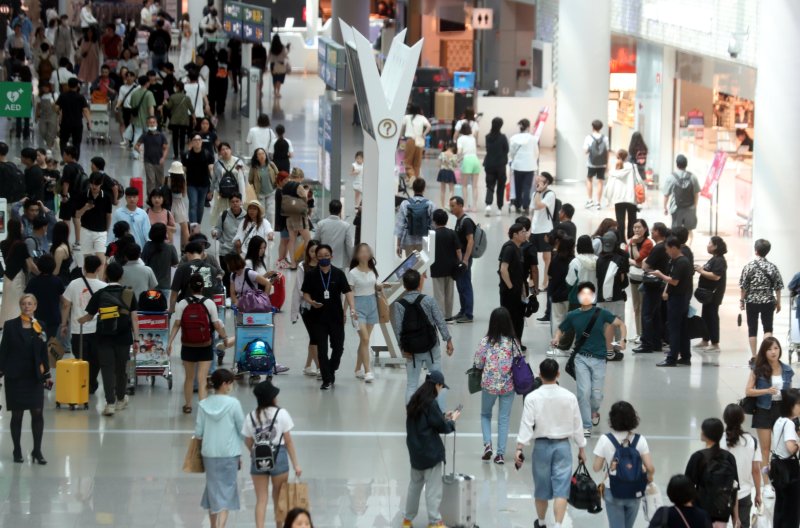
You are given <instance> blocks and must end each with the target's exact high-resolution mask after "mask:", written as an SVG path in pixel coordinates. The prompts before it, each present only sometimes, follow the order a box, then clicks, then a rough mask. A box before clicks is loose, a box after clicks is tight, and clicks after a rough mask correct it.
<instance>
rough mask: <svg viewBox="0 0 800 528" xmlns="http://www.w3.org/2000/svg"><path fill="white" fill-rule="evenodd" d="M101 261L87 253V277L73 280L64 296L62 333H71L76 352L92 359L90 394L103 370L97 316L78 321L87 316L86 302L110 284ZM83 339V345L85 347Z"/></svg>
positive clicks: (62, 299)
mask: <svg viewBox="0 0 800 528" xmlns="http://www.w3.org/2000/svg"><path fill="white" fill-rule="evenodd" d="M100 264H101V261H100V259H99V258H98V257H97V256H96V255H86V256H85V257H84V259H83V276H82V277H79V278H77V279H75V280H73V281H72V282H70V283H69V285H68V286H67V289H66V290H65V291H64V294H63V295H62V296H61V328H60V330H59V331H60V333H61V335H62V336H64V337H66V336H68V335H71V336H72V337H71V342H72V354H73V355H74V356H75V357H80V356H81V353H82V359H84V360H85V361H88V362H89V394H94V392H95V391H96V390H97V375H98V374H99V373H100V360H99V358H98V356H97V341H96V340H95V331H96V329H97V319H92V320H90V321H88V322H87V323H85V324H84V325H83V332H81V323H80V322H79V321H78V319H80V318H81V317H83V316H84V315H86V305H87V304H89V299H91V298H92V295H94V292H96V291H98V290H101V289H103V288H105V287H106V283H105V282H103V281H101V280H100V279H98V278H97V270H98V269H99V268H100ZM81 339H83V347H82V348H81Z"/></svg>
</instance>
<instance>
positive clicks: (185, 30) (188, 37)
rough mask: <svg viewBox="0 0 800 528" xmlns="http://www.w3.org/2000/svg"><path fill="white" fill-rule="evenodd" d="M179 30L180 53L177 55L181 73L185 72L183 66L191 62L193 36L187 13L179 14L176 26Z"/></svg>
mask: <svg viewBox="0 0 800 528" xmlns="http://www.w3.org/2000/svg"><path fill="white" fill-rule="evenodd" d="M178 27H179V28H180V31H181V45H180V48H181V54H180V56H179V57H178V72H180V74H181V75H185V74H186V70H185V69H184V66H186V65H187V64H189V63H190V62H192V50H193V49H194V37H193V36H192V24H191V22H190V21H189V13H184V14H183V15H182V16H181V21H180V25H179V26H178Z"/></svg>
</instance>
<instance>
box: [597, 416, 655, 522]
mask: <svg viewBox="0 0 800 528" xmlns="http://www.w3.org/2000/svg"><path fill="white" fill-rule="evenodd" d="M608 425H609V426H610V427H611V432H609V433H606V434H605V435H603V436H601V437H600V438H599V439H598V440H597V445H596V446H595V448H594V456H595V458H594V470H595V471H600V470H602V469H603V468H605V469H606V472H607V474H606V480H605V487H606V489H605V495H604V498H605V500H606V514H607V515H608V525H609V526H614V527H619V528H623V527H624V528H633V524H634V523H635V522H636V515H637V514H638V513H639V503H640V502H641V500H642V499H641V496H640V497H624V496H622V495H621V492H620V491H618V492H617V493H615V492H614V488H613V486H612V484H611V477H610V474H611V473H612V472H614V473H616V471H617V467H616V466H617V463H618V461H617V460H615V458H614V457H615V454H616V452H617V449H618V448H619V447H621V446H624V447H634V448H635V449H636V451H637V452H638V453H639V457H640V458H641V459H642V464H643V466H644V469H645V470H646V471H647V482H648V483H649V482H653V474H655V471H656V468H655V466H654V465H653V457H652V456H651V455H650V448H649V447H648V445H647V439H646V438H645V437H644V436H642V435H639V434H637V433H634V430H636V428H637V427H639V416H638V415H637V414H636V409H634V408H633V405H631V404H630V403H628V402H626V401H618V402H616V403H615V404H614V405H612V406H611V410H610V411H609V412H608Z"/></svg>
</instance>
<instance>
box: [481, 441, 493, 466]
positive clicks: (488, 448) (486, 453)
mask: <svg viewBox="0 0 800 528" xmlns="http://www.w3.org/2000/svg"><path fill="white" fill-rule="evenodd" d="M491 459H492V444H483V456H482V457H481V460H483V461H484V462H488V461H490V460H491Z"/></svg>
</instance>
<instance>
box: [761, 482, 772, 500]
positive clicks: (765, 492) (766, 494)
mask: <svg viewBox="0 0 800 528" xmlns="http://www.w3.org/2000/svg"><path fill="white" fill-rule="evenodd" d="M761 497H762V498H764V499H774V498H775V488H773V487H772V484H767V485H766V486H764V487H763V488H761Z"/></svg>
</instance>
